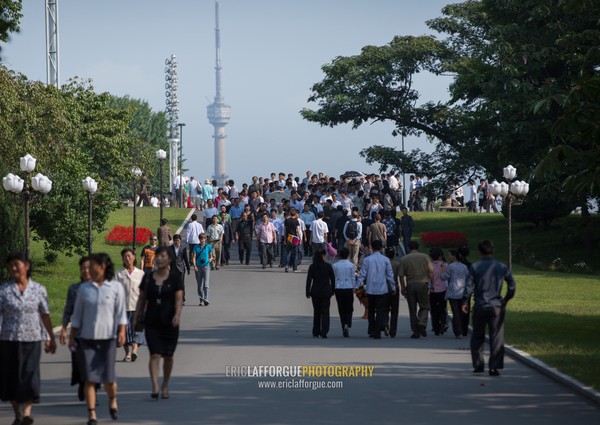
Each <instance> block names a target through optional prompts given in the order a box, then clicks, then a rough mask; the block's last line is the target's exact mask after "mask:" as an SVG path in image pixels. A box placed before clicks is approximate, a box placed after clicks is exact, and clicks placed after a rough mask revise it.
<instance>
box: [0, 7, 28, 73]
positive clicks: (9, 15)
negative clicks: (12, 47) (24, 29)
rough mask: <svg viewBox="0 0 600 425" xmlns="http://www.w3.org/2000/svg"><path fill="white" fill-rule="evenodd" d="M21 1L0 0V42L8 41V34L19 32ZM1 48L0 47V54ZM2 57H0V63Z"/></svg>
mask: <svg viewBox="0 0 600 425" xmlns="http://www.w3.org/2000/svg"><path fill="white" fill-rule="evenodd" d="M22 8H23V5H22V0H0V42H1V43H6V42H7V41H8V40H9V39H10V33H12V32H19V31H20V28H19V22H20V21H21V18H22V17H23V15H22V14H21V10H22ZM1 51H2V46H1V45H0V52H1ZM1 60H2V57H0V61H1Z"/></svg>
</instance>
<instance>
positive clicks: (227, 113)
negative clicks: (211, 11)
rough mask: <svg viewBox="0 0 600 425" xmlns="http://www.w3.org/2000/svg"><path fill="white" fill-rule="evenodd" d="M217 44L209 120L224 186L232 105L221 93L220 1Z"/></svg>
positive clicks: (217, 171) (217, 169)
mask: <svg viewBox="0 0 600 425" xmlns="http://www.w3.org/2000/svg"><path fill="white" fill-rule="evenodd" d="M215 21H216V26H215V46H216V66H215V75H216V86H217V92H216V94H215V101H214V102H213V103H212V104H211V105H208V108H207V109H208V111H207V116H208V121H209V122H210V123H211V124H212V126H213V127H214V128H215V131H214V133H213V139H214V140H215V174H214V176H213V178H214V179H215V180H217V183H218V185H219V186H222V185H223V184H224V183H225V180H227V173H226V171H225V137H226V136H225V126H226V125H227V123H228V122H229V118H231V107H230V106H229V105H226V104H225V102H224V99H223V96H222V94H221V34H220V30H219V2H217V1H215Z"/></svg>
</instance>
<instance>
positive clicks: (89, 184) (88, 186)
mask: <svg viewBox="0 0 600 425" xmlns="http://www.w3.org/2000/svg"><path fill="white" fill-rule="evenodd" d="M81 184H82V185H83V188H84V189H85V191H86V192H87V194H88V255H92V201H93V198H94V193H96V191H97V190H98V182H96V180H94V179H93V178H91V177H90V176H88V177H86V178H85V179H83V180H82V181H81Z"/></svg>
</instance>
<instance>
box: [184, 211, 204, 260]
mask: <svg viewBox="0 0 600 425" xmlns="http://www.w3.org/2000/svg"><path fill="white" fill-rule="evenodd" d="M186 232H187V236H186V242H187V243H188V246H189V248H188V253H189V256H190V258H189V260H190V262H191V261H192V251H194V247H195V246H196V245H198V244H199V243H200V235H201V234H202V233H204V228H203V227H202V224H200V223H198V216H197V215H196V214H192V221H191V222H190V223H189V224H188V226H187V231H186Z"/></svg>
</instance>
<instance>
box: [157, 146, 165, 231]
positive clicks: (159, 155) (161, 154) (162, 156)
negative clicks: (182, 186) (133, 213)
mask: <svg viewBox="0 0 600 425" xmlns="http://www.w3.org/2000/svg"><path fill="white" fill-rule="evenodd" d="M156 158H157V159H158V166H159V169H160V220H161V221H162V219H163V203H164V199H165V197H164V195H163V161H164V160H165V159H166V158H167V153H166V152H165V151H163V150H162V149H159V150H157V151H156Z"/></svg>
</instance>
